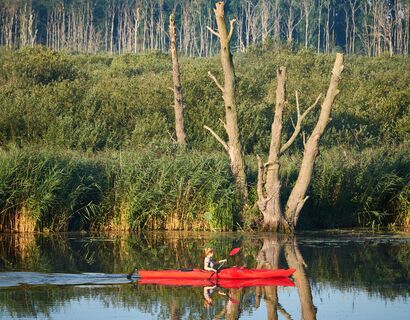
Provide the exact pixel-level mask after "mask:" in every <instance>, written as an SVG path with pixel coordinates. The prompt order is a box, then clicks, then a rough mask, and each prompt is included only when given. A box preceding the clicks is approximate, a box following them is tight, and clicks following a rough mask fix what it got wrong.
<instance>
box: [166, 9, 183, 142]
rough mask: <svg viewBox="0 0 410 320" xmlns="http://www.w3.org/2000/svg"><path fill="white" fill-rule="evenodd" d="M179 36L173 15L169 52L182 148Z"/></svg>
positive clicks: (175, 109)
mask: <svg viewBox="0 0 410 320" xmlns="http://www.w3.org/2000/svg"><path fill="white" fill-rule="evenodd" d="M176 39H177V36H176V32H175V19H174V15H173V14H171V15H170V17H169V41H170V44H169V50H170V51H171V56H172V79H173V83H174V87H173V88H172V91H173V92H174V111H175V131H176V135H177V142H178V144H179V145H181V146H185V144H186V139H185V138H186V137H185V129H184V104H183V95H182V84H181V72H180V69H179V62H178V52H177V40H176Z"/></svg>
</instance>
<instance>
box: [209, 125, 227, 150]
mask: <svg viewBox="0 0 410 320" xmlns="http://www.w3.org/2000/svg"><path fill="white" fill-rule="evenodd" d="M204 128H205V129H206V130H208V131H209V132H210V133H211V134H212V135H213V136H214V137H215V139H216V140H218V142H219V143H220V144H222V146H223V147H224V149H225V150H226V151H229V147H228V145H227V144H226V142H225V141H224V140H223V139H222V138H221V137H220V136H218V134H217V133H216V132H215V131H213V130H212V129H211V128H209V127H208V126H204Z"/></svg>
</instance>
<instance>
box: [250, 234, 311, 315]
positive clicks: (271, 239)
mask: <svg viewBox="0 0 410 320" xmlns="http://www.w3.org/2000/svg"><path fill="white" fill-rule="evenodd" d="M283 249H284V251H285V257H286V262H287V264H288V267H289V268H294V269H296V271H295V273H294V274H293V279H294V281H295V284H296V287H297V290H298V295H299V300H300V304H301V309H302V319H304V320H315V319H316V307H315V306H314V305H313V299H312V290H311V288H310V284H309V280H308V278H307V276H306V272H305V266H306V263H305V261H304V260H303V257H302V255H301V253H300V251H299V248H298V245H297V241H296V237H295V236H288V235H278V234H272V235H269V236H265V237H264V238H263V246H262V249H261V250H260V251H259V254H258V257H257V261H258V266H257V268H258V269H278V268H279V260H280V255H281V253H282V251H283ZM256 292H257V297H258V300H257V301H258V303H257V305H259V299H260V297H261V296H263V297H264V298H265V303H266V310H267V318H268V319H269V320H271V319H278V311H279V312H280V313H281V314H282V315H283V316H284V317H285V318H286V319H291V318H292V317H291V315H290V314H289V313H288V312H287V311H286V310H285V308H284V307H282V306H281V305H280V303H279V301H278V288H277V287H273V286H271V287H259V288H256Z"/></svg>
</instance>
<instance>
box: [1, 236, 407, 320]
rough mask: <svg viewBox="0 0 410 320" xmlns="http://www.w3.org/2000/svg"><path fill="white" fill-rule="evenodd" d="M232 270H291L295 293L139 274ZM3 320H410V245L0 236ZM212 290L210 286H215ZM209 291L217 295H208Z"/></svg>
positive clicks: (350, 239) (378, 240)
mask: <svg viewBox="0 0 410 320" xmlns="http://www.w3.org/2000/svg"><path fill="white" fill-rule="evenodd" d="M205 247H213V248H214V249H215V251H216V259H224V258H226V257H227V256H228V253H229V251H230V250H231V249H232V248H235V247H241V251H240V253H238V254H237V255H236V256H234V257H230V258H228V264H229V265H241V266H246V267H250V268H268V269H275V268H288V267H293V268H295V269H296V270H297V271H296V272H295V274H294V277H293V278H292V280H293V282H294V284H295V286H265V287H246V288H240V289H229V288H218V287H216V288H214V289H213V290H211V291H212V295H211V298H212V300H213V301H212V304H211V305H208V304H206V303H205V299H204V288H203V287H188V286H181V287H172V286H160V285H153V284H150V285H143V284H138V282H135V281H132V282H131V281H129V280H128V279H126V277H125V275H126V274H127V273H129V272H130V271H131V270H132V269H133V268H134V267H138V268H139V269H172V268H182V267H201V264H202V260H203V255H202V252H203V249H204V248H205ZM0 258H1V259H0V318H1V319H33V318H36V319H87V320H88V319H97V318H99V319H307V320H308V319H372V320H374V319H409V314H410V297H409V294H410V282H409V278H410V277H409V276H410V236H409V235H408V234H407V235H406V234H404V235H393V234H386V233H384V234H380V233H377V234H375V233H370V232H365V231H360V232H357V231H356V232H346V231H343V232H341V231H338V232H331V233H326V232H321V233H302V234H299V235H298V236H297V237H288V236H274V235H270V234H244V233H238V234H235V233H224V234H208V233H189V234H181V233H144V234H131V235H129V234H127V235H107V236H91V235H85V234H59V235H48V236H45V235H6V234H2V235H0ZM210 286H211V285H210ZM206 289H210V288H205V290H206Z"/></svg>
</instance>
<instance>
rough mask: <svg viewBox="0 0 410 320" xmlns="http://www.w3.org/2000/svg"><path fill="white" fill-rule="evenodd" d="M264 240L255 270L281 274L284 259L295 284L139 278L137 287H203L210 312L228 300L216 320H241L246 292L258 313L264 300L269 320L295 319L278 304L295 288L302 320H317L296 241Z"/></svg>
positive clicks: (273, 280) (282, 238) (269, 237)
mask: <svg viewBox="0 0 410 320" xmlns="http://www.w3.org/2000/svg"><path fill="white" fill-rule="evenodd" d="M262 240H263V244H262V248H261V249H260V251H259V253H258V255H257V257H256V261H257V266H256V269H257V270H278V269H279V268H280V267H281V266H280V262H282V261H281V260H280V257H281V256H282V255H284V257H285V260H286V264H287V267H288V268H289V269H295V272H294V273H293V275H292V277H293V278H292V279H293V281H292V280H291V279H289V278H287V277H277V278H260V279H218V278H212V279H188V278H178V279H175V278H168V279H167V278H140V279H138V284H139V285H159V286H172V287H184V286H185V287H186V286H188V287H203V298H204V306H205V307H206V308H207V309H210V308H216V306H215V303H214V302H215V301H216V300H215V299H218V300H220V299H226V302H225V304H224V308H223V310H221V311H220V312H219V313H216V314H215V319H239V318H240V316H241V304H242V303H243V297H244V296H245V290H247V289H250V290H252V291H253V292H254V293H255V301H254V308H255V310H256V309H258V308H259V306H260V303H261V301H262V299H263V300H264V303H265V305H266V312H267V314H266V317H267V319H278V316H279V315H278V313H281V314H282V316H283V317H284V318H285V319H291V318H292V316H291V315H290V314H289V313H288V312H287V311H286V306H285V305H286V303H285V305H281V303H280V302H279V298H278V287H282V286H286V287H294V286H296V288H297V292H298V296H299V301H300V306H301V319H304V320H316V313H317V308H316V307H315V306H314V304H313V298H312V291H311V287H310V283H309V280H308V278H307V275H306V271H305V267H306V266H307V265H306V263H305V261H304V259H303V257H302V254H301V252H300V251H299V248H298V245H297V241H296V237H295V236H288V235H266V236H264V237H263V238H262ZM219 305H220V304H219ZM174 319H176V318H175V317H174Z"/></svg>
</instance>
